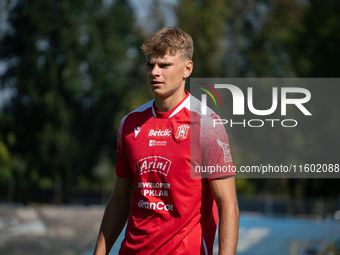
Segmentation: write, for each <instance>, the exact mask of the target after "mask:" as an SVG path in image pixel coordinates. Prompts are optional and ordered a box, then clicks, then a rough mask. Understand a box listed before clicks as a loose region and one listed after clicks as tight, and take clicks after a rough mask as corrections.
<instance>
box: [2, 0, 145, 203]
mask: <svg viewBox="0 0 340 255" xmlns="http://www.w3.org/2000/svg"><path fill="white" fill-rule="evenodd" d="M9 23H10V25H11V31H10V32H8V33H6V34H5V35H4V36H3V37H2V39H1V48H0V56H1V59H4V60H6V61H7V62H8V63H12V64H10V65H9V64H8V70H7V72H6V73H5V74H4V75H3V76H2V77H1V84H2V86H3V87H6V86H7V87H12V88H14V91H15V95H14V96H13V98H12V101H11V103H9V104H8V105H7V106H6V108H5V109H4V110H3V112H2V113H1V116H0V122H1V126H0V134H1V139H0V140H2V141H3V144H4V145H5V146H6V147H5V148H7V150H8V151H9V153H10V154H11V158H12V161H11V163H7V164H9V165H10V172H9V173H8V174H7V175H11V176H13V177H15V180H16V186H15V190H16V193H15V195H16V196H15V198H16V200H18V201H22V202H25V201H30V200H31V199H30V196H33V195H34V194H32V191H34V187H39V188H47V189H51V188H53V187H54V189H55V190H57V191H58V190H59V192H57V193H58V194H59V195H57V197H55V200H56V201H55V202H61V201H64V202H67V201H68V198H69V196H70V194H72V192H74V191H76V190H77V189H81V188H84V189H85V188H89V187H91V186H94V185H96V184H98V183H99V182H98V181H99V179H100V178H98V175H99V177H100V176H101V177H103V176H102V175H103V170H102V168H101V170H100V171H99V173H95V171H94V170H98V169H99V168H100V167H99V168H98V167H97V168H96V167H95V166H96V165H98V164H99V165H103V164H101V163H100V161H103V160H104V161H105V160H106V162H109V164H108V168H109V169H107V170H106V171H104V174H106V178H107V175H108V174H109V176H110V173H107V172H108V171H111V176H113V175H112V172H113V166H112V165H113V161H114V157H115V151H116V142H115V141H116V131H117V127H118V124H119V117H121V115H122V114H123V113H122V114H119V112H125V111H126V110H129V109H126V108H130V105H129V104H126V102H124V100H122V99H123V98H124V97H125V96H126V95H127V94H128V93H129V91H130V90H131V89H135V88H138V87H139V85H140V84H139V83H138V82H137V80H138V79H137V77H138V75H139V72H138V70H139V69H138V68H137V64H136V63H138V64H139V63H140V62H141V61H140V60H138V58H139V56H138V54H137V45H139V39H138V38H137V36H136V33H135V31H134V20H133V18H132V10H131V8H130V7H129V4H128V3H127V1H124V0H117V1H115V2H114V4H112V3H111V4H109V3H107V4H103V2H102V1H85V2H84V1H66V0H59V1H57V0H55V1H43V0H39V1H34V2H28V1H20V2H18V4H17V5H16V6H15V7H14V8H13V9H12V10H11V11H10V13H9ZM129 95H130V94H129ZM130 97H132V98H133V96H131V95H130ZM134 100H135V101H138V99H134ZM123 109H124V111H123ZM2 147H4V146H2ZM4 151H5V150H4V149H3V150H2V152H4ZM2 154H3V155H5V154H4V153H2ZM96 175H97V176H96ZM94 177H97V179H96V178H94ZM1 181H2V182H1V187H2V188H1V194H6V192H4V191H6V190H5V187H6V186H7V182H5V181H4V179H3V178H2V179H1ZM60 190H63V194H62V195H63V197H60V195H61V193H60ZM1 199H4V198H3V197H2V198H1ZM36 199H39V198H36ZM40 199H43V198H40Z"/></svg>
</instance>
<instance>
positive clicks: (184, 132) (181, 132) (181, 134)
mask: <svg viewBox="0 0 340 255" xmlns="http://www.w3.org/2000/svg"><path fill="white" fill-rule="evenodd" d="M189 129H190V126H189V125H186V124H183V125H180V126H179V127H178V128H177V131H176V135H175V138H176V139H178V140H183V139H186V138H187V136H188V133H189Z"/></svg>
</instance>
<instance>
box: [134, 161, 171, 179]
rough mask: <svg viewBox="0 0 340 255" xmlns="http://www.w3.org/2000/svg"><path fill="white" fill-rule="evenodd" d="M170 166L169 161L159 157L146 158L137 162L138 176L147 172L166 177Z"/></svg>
mask: <svg viewBox="0 0 340 255" xmlns="http://www.w3.org/2000/svg"><path fill="white" fill-rule="evenodd" d="M170 166H171V160H169V159H167V158H164V157H161V156H151V157H146V158H143V159H141V160H139V161H138V162H137V167H138V169H139V175H142V174H145V173H149V172H158V173H160V174H163V175H165V176H168V173H169V169H170Z"/></svg>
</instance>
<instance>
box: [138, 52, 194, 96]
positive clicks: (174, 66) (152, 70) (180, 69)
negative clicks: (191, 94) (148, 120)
mask: <svg viewBox="0 0 340 255" xmlns="http://www.w3.org/2000/svg"><path fill="white" fill-rule="evenodd" d="M145 62H146V75H147V77H148V81H149V84H150V87H151V90H152V92H153V93H154V95H156V96H171V95H172V94H174V93H176V92H180V91H182V90H183V91H184V86H185V79H186V78H187V77H188V76H189V75H190V74H191V71H192V61H191V60H187V61H186V60H183V59H181V58H180V56H179V55H178V54H176V55H175V56H172V55H170V54H169V53H166V54H165V55H153V54H151V55H150V54H148V55H147V56H146V61H145ZM183 91H182V92H183Z"/></svg>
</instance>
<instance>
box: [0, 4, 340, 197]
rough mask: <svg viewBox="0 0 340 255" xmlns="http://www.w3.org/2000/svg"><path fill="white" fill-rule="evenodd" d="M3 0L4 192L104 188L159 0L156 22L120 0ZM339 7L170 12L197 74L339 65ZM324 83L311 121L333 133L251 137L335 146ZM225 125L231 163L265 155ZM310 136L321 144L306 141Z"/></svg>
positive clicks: (287, 185) (269, 187)
mask: <svg viewBox="0 0 340 255" xmlns="http://www.w3.org/2000/svg"><path fill="white" fill-rule="evenodd" d="M7 5H8V6H7V8H8V15H9V18H8V22H9V24H10V27H8V28H7V29H6V30H4V31H1V33H0V35H1V41H0V59H1V60H2V61H4V62H6V63H7V67H6V72H4V74H3V75H2V76H1V77H0V82H1V83H0V86H1V87H0V88H1V89H4V88H9V89H11V90H12V91H13V97H12V99H11V101H10V102H8V103H7V104H6V105H5V107H3V109H2V110H1V112H0V192H1V196H0V200H4V201H6V199H7V200H9V199H11V200H13V201H20V202H25V203H27V202H39V201H44V202H46V200H43V199H41V198H39V197H34V194H35V193H34V192H32V190H35V189H39V190H54V193H56V190H58V187H59V186H60V187H61V189H62V199H61V201H62V202H69V201H70V197H71V195H72V194H73V193H76V192H82V191H87V190H93V189H97V190H101V189H104V190H110V189H111V188H112V185H113V179H114V176H115V175H114V164H115V157H116V133H117V128H118V125H119V122H120V119H121V118H122V117H123V116H124V115H125V114H126V113H128V112H129V111H131V110H134V109H135V108H137V107H138V106H140V105H142V104H143V103H144V102H146V101H148V100H150V98H151V95H150V93H149V91H148V90H147V89H146V78H145V75H144V56H143V55H142V53H141V50H140V49H139V47H140V45H141V44H142V42H143V41H144V40H145V39H146V37H148V36H149V34H148V35H145V34H144V31H143V26H148V25H150V26H151V27H158V28H160V27H161V26H163V24H165V23H166V22H165V20H166V19H167V17H166V16H165V17H164V16H162V14H161V13H164V12H160V11H157V10H158V8H161V7H162V1H153V8H152V12H151V11H150V12H149V13H147V14H148V15H149V16H150V15H152V19H150V20H152V22H156V23H158V24H156V25H155V24H148V21H145V22H144V23H143V24H141V23H136V22H135V20H134V17H135V13H136V10H132V9H131V6H130V4H129V2H128V1H125V0H116V1H96V0H93V1H91V0H87V1H67V0H58V1H57V0H56V1H44V0H36V1H18V3H17V5H16V6H14V7H12V8H9V4H7ZM339 8H340V3H338V2H337V1H334V0H333V1H332V0H329V1H326V2H325V1H320V0H313V1H312V0H311V1H307V2H304V3H302V2H301V1H298V0H275V1H268V0H262V1H251V0H242V1H236V0H228V1H225V0H214V1H207V0H186V1H179V2H178V5H177V6H176V8H175V13H176V15H177V24H178V26H179V27H180V28H182V29H184V30H185V31H186V32H188V33H189V34H190V35H192V37H193V39H194V44H195V53H194V72H193V77H337V76H338V74H337V71H338V70H340V68H339V61H338V59H339V57H340V50H339V47H337V45H339V41H340V36H339V33H338V30H339V29H338V27H339V26H340V20H339V19H340V17H339V15H338V13H339ZM144 11H146V12H147V10H144ZM145 31H146V30H145ZM259 89H260V90H261V88H259ZM314 89H315V90H316V91H317V90H318V89H320V88H314ZM261 91H262V92H261V93H265V88H263V89H262V90H261ZM330 94H331V95H333V96H334V98H333V99H327V100H326V99H325V100H326V102H328V103H329V105H324V104H323V105H312V106H311V107H312V108H313V111H314V112H319V113H320V114H321V115H322V114H324V123H326V124H325V125H321V124H320V125H319V126H318V127H317V131H318V132H327V133H329V134H334V137H333V139H331V138H329V139H325V140H322V141H320V140H319V139H318V137H317V133H315V132H314V131H313V132H312V131H309V130H308V129H302V130H301V129H294V131H292V130H290V131H289V132H288V131H287V132H286V133H274V132H273V133H270V136H269V137H268V131H267V130H265V129H261V130H259V131H258V133H257V138H256V139H258V141H261V139H270V141H271V144H272V148H271V152H272V151H276V153H277V155H281V154H280V153H285V152H287V151H289V152H290V153H293V154H294V155H296V156H295V157H294V159H292V160H296V161H299V160H300V161H305V162H307V161H308V160H311V159H310V158H308V155H316V154H317V153H318V155H319V156H320V157H322V158H323V159H327V155H328V154H330V157H333V158H334V156H335V155H340V151H339V146H338V144H337V142H338V141H339V135H337V133H338V132H337V130H338V124H339V116H340V114H339V103H338V102H339V100H338V98H337V97H338V95H337V93H330ZM266 103H268V102H265V101H264V102H263V104H264V105H266ZM317 103H318V102H316V104H317ZM328 109H331V110H329V111H328ZM309 124H310V125H318V124H315V123H309ZM229 136H230V140H231V144H232V153H233V156H234V159H235V160H236V163H238V162H242V163H249V164H257V163H258V162H261V159H262V158H261V157H263V156H262V155H265V154H266V151H261V150H260V149H259V148H254V145H251V144H247V136H244V137H240V136H239V135H238V134H237V133H233V132H231V133H230V134H229ZM315 143H318V144H319V146H318V148H320V146H321V147H322V148H325V150H324V151H317V152H315V151H314V152H313V151H312V150H315V148H314V147H313V146H312V145H313V144H315ZM306 147H308V148H309V149H310V151H309V152H306V151H304V149H305V148H306ZM310 152H313V153H310ZM276 159H277V158H275V157H273V158H272V160H273V162H275V160H276ZM313 160H315V159H313ZM309 163H311V162H309ZM13 180H15V182H14V181H13ZM60 180H61V181H60ZM336 181H337V180H327V179H324V180H311V179H308V180H303V179H294V180H290V179H280V180H246V179H238V180H237V188H238V192H239V193H240V194H253V193H273V194H274V193H277V194H283V195H290V196H297V195H299V196H319V195H331V196H337V195H338V194H339V192H340V190H339V188H338V187H337V185H335V183H336ZM56 187H57V188H56ZM11 190H15V193H14V194H9V195H8V193H10V192H11ZM50 200H52V199H50Z"/></svg>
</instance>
